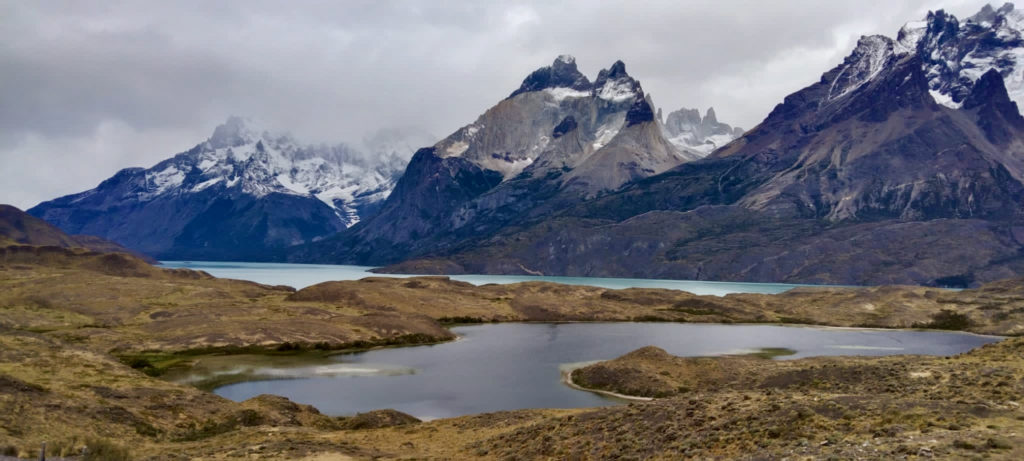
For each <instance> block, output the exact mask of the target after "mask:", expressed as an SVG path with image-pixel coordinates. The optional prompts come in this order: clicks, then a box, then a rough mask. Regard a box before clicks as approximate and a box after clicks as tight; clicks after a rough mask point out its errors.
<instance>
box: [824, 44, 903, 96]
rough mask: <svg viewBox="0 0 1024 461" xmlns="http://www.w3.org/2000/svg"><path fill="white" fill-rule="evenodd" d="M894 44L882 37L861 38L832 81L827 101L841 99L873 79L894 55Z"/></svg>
mask: <svg viewBox="0 0 1024 461" xmlns="http://www.w3.org/2000/svg"><path fill="white" fill-rule="evenodd" d="M895 48H896V47H895V42H893V40H892V39H891V38H889V37H886V36H883V35H870V36H864V37H861V38H860V40H859V41H858V42H857V48H855V49H854V50H853V53H852V54H851V55H850V56H849V57H847V58H846V61H845V62H844V63H843V67H842V70H840V72H839V75H836V77H835V78H834V79H833V80H832V86H831V87H830V88H829V91H828V97H827V98H826V100H827V101H834V100H836V99H839V98H842V97H843V96H846V95H847V94H850V93H851V92H853V91H856V90H857V89H858V88H860V87H861V85H863V84H865V83H867V82H869V81H871V80H872V79H874V78H875V77H876V76H878V74H879V73H880V72H882V70H883V69H885V66H886V64H888V63H889V62H891V60H892V58H893V57H894V56H895V55H896V49H895Z"/></svg>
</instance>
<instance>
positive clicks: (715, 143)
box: [664, 107, 744, 156]
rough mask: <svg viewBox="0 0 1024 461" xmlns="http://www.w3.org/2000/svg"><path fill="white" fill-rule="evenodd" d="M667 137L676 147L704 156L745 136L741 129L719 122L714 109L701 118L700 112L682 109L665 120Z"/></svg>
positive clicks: (670, 114) (710, 109) (709, 109)
mask: <svg viewBox="0 0 1024 461" xmlns="http://www.w3.org/2000/svg"><path fill="white" fill-rule="evenodd" d="M664 130H665V136H666V137H667V138H668V139H669V141H670V142H672V144H674V145H675V146H676V147H679V148H682V149H687V150H693V151H697V152H699V153H700V154H701V155H702V156H703V155H707V154H709V153H711V151H713V150H715V149H717V148H719V147H722V146H724V145H725V144H728V143H729V142H730V141H732V140H733V139H736V138H738V137H739V136H740V135H742V134H743V132H744V130H743V129H742V128H740V127H733V126H730V125H729V124H727V123H722V122H719V121H718V115H717V114H716V113H715V109H714V108H713V107H709V108H708V109H707V111H706V113H705V115H704V117H701V115H700V110H698V109H689V108H685V107H684V108H682V109H679V110H676V111H674V112H671V113H669V114H668V116H667V117H666V118H665V123H664Z"/></svg>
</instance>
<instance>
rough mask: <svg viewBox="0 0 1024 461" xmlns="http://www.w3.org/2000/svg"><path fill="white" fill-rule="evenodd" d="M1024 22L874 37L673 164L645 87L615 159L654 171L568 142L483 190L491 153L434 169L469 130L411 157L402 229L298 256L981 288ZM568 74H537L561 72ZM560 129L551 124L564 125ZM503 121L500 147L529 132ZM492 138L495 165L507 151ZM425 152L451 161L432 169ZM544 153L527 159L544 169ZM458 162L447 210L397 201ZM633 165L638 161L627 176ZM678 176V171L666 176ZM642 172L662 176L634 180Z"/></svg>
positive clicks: (943, 22)
mask: <svg viewBox="0 0 1024 461" xmlns="http://www.w3.org/2000/svg"><path fill="white" fill-rule="evenodd" d="M1022 18H1024V14H1022V13H1021V12H1020V11H1018V10H1016V9H1014V8H1013V6H1012V5H1010V4H1007V5H1005V6H1003V7H1002V8H999V9H993V8H991V7H986V8H984V9H982V11H980V12H979V13H978V14H977V15H975V16H972V17H970V18H968V19H967V20H965V21H964V22H963V23H960V21H959V20H958V19H957V18H955V17H953V16H952V15H949V14H947V13H945V12H943V11H937V12H931V13H929V14H928V16H927V17H926V18H925V19H924V20H923V21H919V22H912V23H908V24H907V25H906V26H905V27H903V28H902V29H901V30H900V31H899V33H898V35H897V37H896V38H890V37H886V36H881V35H875V36H867V37H862V38H861V39H860V41H859V42H858V43H857V46H856V48H855V49H854V50H853V51H852V53H851V54H850V55H849V56H848V57H847V58H846V59H845V60H844V61H843V62H842V63H841V64H839V65H838V66H836V67H835V68H833V69H831V70H829V71H827V72H825V73H824V74H823V75H822V76H821V78H820V79H819V80H818V81H817V82H816V83H814V84H813V85H811V86H809V87H807V88H804V89H802V90H799V91H797V92H795V93H793V94H791V95H789V96H787V97H786V98H785V99H784V101H783V102H782V103H780V104H779V105H777V106H776V107H775V108H774V110H772V111H771V113H770V114H769V115H768V116H767V117H766V118H765V120H764V121H763V122H762V123H761V124H759V125H758V126H756V127H754V128H753V129H751V130H749V131H747V132H746V133H744V134H743V135H742V136H740V137H738V138H737V139H735V140H733V141H732V142H729V143H728V144H726V145H724V146H722V147H720V148H718V149H716V150H714V152H712V153H711V154H710V155H708V156H706V157H704V158H699V159H698V158H694V157H686V153H685V151H682V150H680V152H683V154H682V156H678V157H671V156H670V155H664V154H662V155H658V154H659V153H662V152H665V153H668V152H670V151H669V150H667V149H661V148H660V146H664V145H666V143H665V142H664V140H667V137H668V136H671V135H672V131H671V130H672V127H673V126H676V125H675V124H676V123H678V122H675V120H677V119H680V118H682V117H681V116H676V117H670V119H671V121H672V122H673V123H664V124H662V125H661V127H660V130H659V129H653V128H652V129H649V130H645V129H644V128H645V126H652V127H653V125H655V123H656V119H657V118H656V117H655V118H654V120H652V117H650V116H649V115H642V114H647V111H646V110H645V107H644V106H645V105H647V106H649V100H650V98H649V97H647V98H642V97H640V96H639V93H638V92H637V91H636V90H637V89H638V86H637V87H634V88H633V89H634V92H633V93H632V95H633V97H634V99H633V101H634V103H635V104H634V105H633V106H631V107H630V108H629V109H625V110H626V114H625V116H624V118H625V119H626V120H627V123H625V124H624V127H623V128H622V129H621V130H619V131H618V132H616V134H615V139H616V141H612V142H610V143H609V145H612V144H623V145H632V146H637V145H643V146H644V147H643V148H641V149H637V150H636V151H633V152H647V153H650V154H651V155H650V156H648V157H646V158H644V161H645V162H646V163H644V162H640V161H636V160H637V159H639V158H641V157H639V156H636V155H633V156H632V157H630V156H625V155H624V156H621V157H620V156H619V155H618V154H615V155H609V153H607V152H601V149H598V150H596V151H593V152H588V151H586V150H583V149H578V148H576V146H575V145H573V146H572V147H565V148H563V149H561V151H560V152H561V153H562V154H563V155H566V156H567V157H568V158H570V159H574V158H583V159H584V160H583V161H581V162H578V163H573V162H571V161H570V162H564V163H562V164H555V166H564V167H566V168H565V169H564V170H562V171H559V170H557V169H554V170H552V169H548V170H546V172H545V173H544V176H543V177H542V178H543V179H538V178H541V177H540V176H539V175H538V174H536V173H534V174H526V175H524V176H522V177H520V176H517V177H514V178H512V179H511V180H510V178H509V175H507V174H506V175H503V176H502V177H500V178H499V177H496V176H495V177H491V176H488V175H489V173H491V172H493V171H497V169H496V168H494V167H492V166H490V165H487V164H483V163H480V162H474V161H473V160H475V159H478V158H480V154H479V153H476V154H475V155H474V156H472V157H470V158H461V157H452V156H450V155H449V156H445V154H444V153H442V154H441V155H440V156H438V155H436V152H437V149H438V148H441V149H444V148H445V147H446V146H447V145H450V144H445V143H446V142H457V141H459V139H455V137H457V136H459V133H456V134H455V135H453V137H451V138H449V139H448V140H446V141H442V142H441V143H439V144H438V145H437V146H435V148H434V149H427V150H421V151H420V152H418V153H417V157H420V159H421V160H423V162H422V164H415V162H416V159H415V158H414V164H413V165H410V168H409V171H407V173H406V175H405V176H403V178H402V180H400V181H399V187H398V188H396V191H395V193H394V194H392V196H391V197H390V198H389V199H388V201H387V202H386V203H385V204H384V208H383V209H384V210H391V212H390V214H385V213H383V212H382V214H380V215H378V217H377V218H375V220H383V221H380V222H376V223H375V222H373V221H370V222H368V223H367V226H365V227H363V226H355V227H353V228H351V229H348V230H347V231H345V232H342V233H341V234H339V235H338V236H336V237H332V238H330V239H325V240H324V241H322V242H319V243H316V244H313V245H310V246H308V247H306V249H305V250H304V251H303V250H300V251H295V252H293V253H292V256H291V257H292V258H293V260H329V261H336V262H337V261H344V262H359V263H364V264H381V263H384V264H389V263H399V264H397V265H396V266H392V267H388V268H385V269H384V270H386V271H399V272H416V273H424V272H426V273H454V272H474V273H543V274H560V275H580V276H629V277H663V278H684V279H709V280H742V281H775V282H809V283H844V284H878V283H921V284H937V285H969V284H973V283H977V282H978V281H983V280H993V279H997V278H1001V277H1006V276H1010V275H1013V274H1016V273H1020V271H1021V269H1024V264H1022V263H1024V259H1022V258H1021V254H1022V253H1021V250H1022V249H1024V244H1022V242H1024V227H1021V225H1020V214H1021V213H1020V211H1021V210H1020V208H1021V203H1024V202H1022V198H1024V197H1022V191H1024V175H1022V172H1024V170H1022V167H1024V163H1022V162H1024V142H1022V140H1024V137H1022V136H1024V119H1022V118H1021V116H1020V113H1019V111H1018V108H1017V105H1016V102H1015V99H1018V100H1019V99H1020V98H1021V97H1022V96H1024V79H1022V78H1021V77H1020V76H1021V75H1022V72H1024V65H1022V64H1024V63H1020V59H1018V56H1024V42H1022V40H1021V34H1022V29H1024V28H1022V24H1024V20H1022ZM555 67H556V66H552V67H551V69H552V71H551V72H548V74H545V72H544V71H543V69H542V70H541V71H538V72H535V73H534V74H533V75H531V77H533V76H536V75H549V74H550V75H556V74H559V73H558V72H557V71H554V69H555ZM618 67H621V66H613V68H612V69H610V70H607V71H602V73H601V75H599V78H598V81H599V82H601V81H605V80H606V79H605V80H602V78H601V76H602V75H608V74H617V72H616V71H618V70H620V69H618ZM621 71H624V69H621ZM566 75H567V76H568V75H569V74H568V73H567V74H566ZM552 86H555V87H556V89H551V87H552ZM621 87H628V85H621ZM588 90H589V91H590V92H591V95H590V97H592V98H593V97H596V96H594V95H597V94H600V93H602V92H601V91H595V90H594V89H593V84H591V85H590V86H588V82H586V81H585V80H581V79H579V78H578V76H574V77H573V78H562V77H559V78H548V79H544V80H541V79H534V80H531V79H527V81H525V82H524V84H523V87H522V88H520V90H518V91H517V92H516V93H513V101H515V98H517V97H518V98H524V97H525V95H529V94H531V92H533V93H535V94H536V93H542V92H547V93H548V94H570V92H586V91H588ZM626 93H628V92H626V91H623V92H621V94H626ZM573 94H575V93H573ZM534 97H536V98H541V97H543V96H541V95H538V96H534ZM507 101H509V100H506V101H503V102H502V103H501V104H499V105H498V106H496V107H495V108H494V109H492V111H496V110H499V109H501V108H502V105H503V104H508V102H507ZM517 102H518V101H517ZM645 103H646V104H645ZM619 110H623V109H621V108H620V109H619ZM489 113H490V112H489ZM598 113H599V114H600V113H602V112H600V111H599V112H598ZM691 114H692V113H691ZM556 118H557V116H553V117H551V118H549V119H546V120H545V122H546V126H549V127H556V128H557V127H558V126H559V125H561V122H560V121H558V120H556ZM708 118H712V119H713V117H708ZM531 120H536V118H531ZM689 120H691V121H690V122H689V123H688V126H693V125H695V123H694V122H693V121H692V120H693V118H692V116H691V117H690V118H689ZM505 122H506V123H505V124H503V125H502V127H501V129H502V132H508V131H509V130H511V129H513V128H510V126H518V124H517V123H516V122H515V121H514V120H505ZM679 125H681V124H679ZM588 126H594V125H588ZM598 126H600V125H598ZM492 128H493V126H492ZM538 130H539V129H538ZM557 131H561V130H553V131H552V135H553V134H554V133H555V132H557ZM722 131H723V132H724V131H725V130H722ZM593 132H600V130H595V131H589V130H582V131H581V133H582V134H584V136H587V137H586V139H587V140H589V139H590V137H593V136H594V135H592V134H590V133H593ZM535 137H536V136H535ZM487 139H488V141H485V142H484V143H483V144H481V145H482V146H484V147H485V148H486V149H487V150H486V151H485V152H490V151H498V150H501V149H507V148H506V147H505V146H503V145H501V144H500V143H497V142H495V141H493V140H492V138H490V137H488V138H487ZM499 140H500V138H499ZM668 144H671V143H668ZM672 145H673V146H675V145H674V144H672ZM677 149H678V148H677ZM601 154H604V155H601ZM431 157H436V158H437V159H438V161H434V162H430V161H426V160H427V159H428V158H431ZM523 157H524V158H525V157H527V156H525V155H524V156H523ZM541 157H542V156H536V157H530V159H531V161H532V162H534V163H535V164H538V165H546V164H550V162H547V163H544V162H540V161H538V159H540V158H541ZM546 157H555V156H553V155H550V154H548V155H546ZM604 158H613V159H614V160H612V161H611V162H604V161H602V159H604ZM452 159H458V160H460V161H462V160H468V161H465V162H461V163H459V165H462V166H464V167H465V168H464V169H461V170H458V171H467V170H466V169H473V168H476V170H474V171H477V170H478V171H477V174H476V175H475V176H473V178H472V180H470V181H469V182H463V181H461V180H460V176H458V175H450V176H448V177H447V178H445V179H446V182H445V184H444V185H443V186H444V187H434V188H432V189H431V191H439V192H440V191H458V192H459V193H458V194H451V195H444V194H443V193H442V195H439V196H437V197H436V198H437V199H438V200H436V201H437V202H441V203H444V205H443V206H438V207H432V208H424V207H422V206H419V207H409V206H406V207H403V204H405V205H407V204H410V203H412V201H411V197H410V196H409V195H410V194H400V193H399V192H400V191H402V192H405V191H409V192H411V193H414V192H413V191H416V185H422V184H424V183H423V181H418V180H417V178H425V177H431V178H437V177H439V176H438V175H437V174H431V175H428V174H425V173H424V172H418V171H417V170H420V169H423V170H431V169H433V171H435V172H436V171H437V166H438V165H441V164H445V162H448V165H449V166H454V164H455V162H454V161H453V160H452ZM631 160H633V161H635V163H633V164H635V165H638V166H640V165H643V166H640V168H636V169H633V170H629V169H628V168H625V167H626V165H630V161H631ZM672 161H678V162H679V165H675V166H668V167H667V168H665V166H666V165H667V164H668V163H671V162H672ZM597 162H601V163H600V165H601V168H602V169H603V170H604V175H607V177H611V178H615V179H618V181H607V182H603V183H598V184H597V187H590V188H584V189H583V192H584V193H583V194H582V195H580V194H577V195H576V196H575V197H573V196H572V194H571V193H572V192H573V191H575V190H577V188H575V187H573V186H574V178H575V177H577V176H578V175H579V174H580V173H578V171H587V170H586V168H585V165H586V164H588V163H589V164H594V163H597ZM414 166H415V167H416V168H414ZM531 166H532V164H531ZM456 170H457V169H449V170H448V171H456ZM637 170H639V171H645V172H648V173H649V174H646V175H638V174H625V175H624V174H622V173H623V172H625V171H637ZM523 172H524V173H529V171H528V170H526V169H524V170H523ZM480 178H491V179H490V181H492V182H486V181H480V180H479V179H480ZM527 181H532V182H527ZM403 182H409V183H410V184H403ZM466 184H472V185H473V186H472V187H463V185H466ZM517 186H518V187H517ZM413 209H415V213H414V212H413ZM397 216H401V217H404V218H406V219H413V220H414V221H415V222H416V223H417V224H418V226H414V227H417V228H418V229H419V230H420V231H419V232H418V233H417V234H415V235H410V234H404V235H403V234H401V233H400V232H398V233H388V231H386V230H382V229H387V228H388V225H389V223H392V222H395V218H394V217H397ZM395 249H397V251H390V250H395Z"/></svg>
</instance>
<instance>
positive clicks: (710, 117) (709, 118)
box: [704, 107, 718, 124]
mask: <svg viewBox="0 0 1024 461" xmlns="http://www.w3.org/2000/svg"><path fill="white" fill-rule="evenodd" d="M704 123H707V124H714V123H718V117H716V116H715V108H714V107H708V111H707V113H706V114H704Z"/></svg>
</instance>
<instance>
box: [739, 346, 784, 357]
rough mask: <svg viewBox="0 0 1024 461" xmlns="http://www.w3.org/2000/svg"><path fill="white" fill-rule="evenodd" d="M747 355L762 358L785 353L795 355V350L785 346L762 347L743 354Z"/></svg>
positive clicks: (781, 355)
mask: <svg viewBox="0 0 1024 461" xmlns="http://www.w3.org/2000/svg"><path fill="white" fill-rule="evenodd" d="M744 355H746V356H749V357H757V358H762V359H774V358H776V357H785V356H787V355H796V351H795V350H793V349H787V348H785V347H762V348H760V349H758V350H757V351H755V352H751V353H749V354H744Z"/></svg>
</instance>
